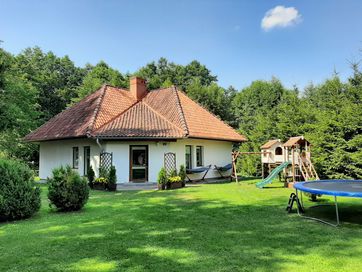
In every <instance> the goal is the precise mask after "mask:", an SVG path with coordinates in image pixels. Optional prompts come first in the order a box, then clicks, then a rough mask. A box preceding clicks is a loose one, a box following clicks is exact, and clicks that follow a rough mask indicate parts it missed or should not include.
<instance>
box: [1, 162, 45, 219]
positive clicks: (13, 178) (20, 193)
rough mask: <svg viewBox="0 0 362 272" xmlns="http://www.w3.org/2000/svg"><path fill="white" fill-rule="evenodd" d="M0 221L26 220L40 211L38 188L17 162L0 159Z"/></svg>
mask: <svg viewBox="0 0 362 272" xmlns="http://www.w3.org/2000/svg"><path fill="white" fill-rule="evenodd" d="M0 177H1V178H0V221H5V220H15V219H22V218H28V217H30V216H32V215H33V214H34V213H35V212H37V211H38V210H39V209H40V188H39V187H36V186H35V183H34V177H33V173H32V171H31V170H30V168H29V167H28V166H26V165H25V164H23V163H20V162H18V161H11V160H5V159H0Z"/></svg>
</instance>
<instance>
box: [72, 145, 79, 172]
mask: <svg viewBox="0 0 362 272" xmlns="http://www.w3.org/2000/svg"><path fill="white" fill-rule="evenodd" d="M78 166H79V148H78V147H77V146H76V147H73V168H74V169H78Z"/></svg>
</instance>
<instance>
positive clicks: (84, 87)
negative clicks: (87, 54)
mask: <svg viewBox="0 0 362 272" xmlns="http://www.w3.org/2000/svg"><path fill="white" fill-rule="evenodd" d="M85 70H86V71H87V72H86V75H85V77H84V78H83V81H82V84H81V85H80V86H79V87H78V89H77V97H76V98H74V99H73V101H79V100H81V99H82V98H84V97H85V96H87V95H89V94H91V93H92V92H94V91H96V90H97V89H99V88H100V87H101V86H102V85H103V84H109V85H112V86H115V87H124V88H126V87H127V86H128V78H127V77H125V76H123V75H122V74H121V73H120V72H119V71H117V70H115V69H113V68H111V67H109V65H108V64H106V63H105V62H104V61H101V62H99V63H98V64H97V65H95V66H92V65H89V64H88V65H87V66H86V68H85Z"/></svg>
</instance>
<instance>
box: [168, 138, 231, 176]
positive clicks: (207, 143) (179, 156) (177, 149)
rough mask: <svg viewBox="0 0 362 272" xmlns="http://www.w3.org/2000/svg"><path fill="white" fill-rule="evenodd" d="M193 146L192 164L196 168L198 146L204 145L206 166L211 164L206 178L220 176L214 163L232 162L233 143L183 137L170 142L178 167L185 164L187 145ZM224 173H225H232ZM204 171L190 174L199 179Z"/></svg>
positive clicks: (220, 164) (221, 164)
mask: <svg viewBox="0 0 362 272" xmlns="http://www.w3.org/2000/svg"><path fill="white" fill-rule="evenodd" d="M186 145H191V146H192V164H193V166H192V167H193V168H196V146H198V145H200V146H203V147H204V166H208V165H210V164H211V169H210V171H209V172H208V174H207V175H206V177H205V178H215V177H220V175H219V173H218V172H217V171H216V170H214V169H213V168H214V165H217V166H225V165H226V164H229V163H231V161H232V159H231V152H232V143H231V142H225V141H214V140H202V139H182V140H179V141H177V142H173V143H170V151H171V152H174V153H176V164H177V168H178V169H179V168H180V165H182V164H183V165H185V146H186ZM230 173H231V170H230V171H229V173H224V174H225V175H227V174H230ZM203 175H204V173H200V174H193V175H189V177H190V178H191V179H199V178H201V177H202V176H203Z"/></svg>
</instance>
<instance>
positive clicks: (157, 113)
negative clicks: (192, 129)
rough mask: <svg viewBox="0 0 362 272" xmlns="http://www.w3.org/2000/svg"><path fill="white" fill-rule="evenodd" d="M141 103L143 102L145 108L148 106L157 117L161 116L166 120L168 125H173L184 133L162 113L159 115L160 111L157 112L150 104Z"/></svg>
mask: <svg viewBox="0 0 362 272" xmlns="http://www.w3.org/2000/svg"><path fill="white" fill-rule="evenodd" d="M140 102H142V103H143V104H144V105H145V106H147V107H148V108H149V109H150V110H151V111H152V112H154V113H155V114H156V115H158V116H160V117H161V118H162V119H164V120H165V121H166V122H167V123H169V124H171V125H172V126H173V127H175V128H177V129H178V130H181V131H183V129H181V128H179V127H178V126H176V125H175V124H174V123H172V122H171V121H170V120H168V119H167V118H166V117H165V116H163V115H162V114H161V113H159V112H158V111H156V110H155V109H154V108H152V107H151V106H150V105H148V103H147V102H146V101H143V100H141V101H140Z"/></svg>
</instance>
